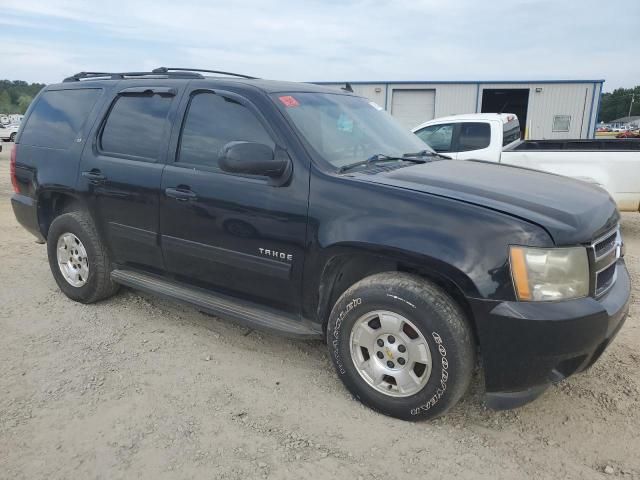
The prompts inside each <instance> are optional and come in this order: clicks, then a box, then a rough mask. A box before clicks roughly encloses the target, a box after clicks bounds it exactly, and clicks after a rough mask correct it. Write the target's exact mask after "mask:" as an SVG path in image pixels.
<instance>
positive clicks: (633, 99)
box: [627, 92, 636, 117]
mask: <svg viewBox="0 0 640 480" xmlns="http://www.w3.org/2000/svg"><path fill="white" fill-rule="evenodd" d="M635 99H636V92H633V93H632V94H631V103H630V104H629V114H628V115H627V117H630V116H631V107H633V102H634V101H635Z"/></svg>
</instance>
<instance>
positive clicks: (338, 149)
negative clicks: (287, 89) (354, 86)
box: [274, 92, 432, 168]
mask: <svg viewBox="0 0 640 480" xmlns="http://www.w3.org/2000/svg"><path fill="white" fill-rule="evenodd" d="M274 97H275V101H276V102H280V103H281V104H282V105H283V107H284V108H283V110H284V111H285V112H286V114H287V115H288V116H289V118H290V119H291V120H292V121H293V123H294V124H295V126H296V127H297V128H298V130H299V131H300V132H301V133H302V135H303V136H304V137H305V138H306V140H307V142H309V144H310V145H311V147H313V149H314V150H315V151H316V152H317V153H318V154H319V155H320V156H321V157H322V158H324V159H325V160H326V161H327V162H329V163H331V165H333V166H334V167H336V168H340V167H344V166H346V165H351V164H353V163H356V162H361V161H363V160H366V159H368V158H370V157H372V156H374V155H378V154H383V155H389V156H402V155H403V154H406V153H416V152H420V151H423V150H428V151H430V152H431V151H432V150H431V148H430V147H429V146H428V145H427V144H426V143H424V142H423V141H422V140H420V139H419V138H418V137H416V136H415V135H414V134H412V133H411V132H409V131H407V130H405V129H404V128H403V127H402V126H401V125H400V124H398V123H397V122H396V121H395V120H394V119H393V118H392V117H391V115H389V114H388V113H387V112H385V111H384V110H383V109H382V108H381V107H379V106H378V105H376V104H375V103H373V102H369V101H368V100H366V99H364V98H362V97H355V96H351V95H341V94H331V93H297V92H296V93H291V94H283V93H278V94H276V95H274Z"/></svg>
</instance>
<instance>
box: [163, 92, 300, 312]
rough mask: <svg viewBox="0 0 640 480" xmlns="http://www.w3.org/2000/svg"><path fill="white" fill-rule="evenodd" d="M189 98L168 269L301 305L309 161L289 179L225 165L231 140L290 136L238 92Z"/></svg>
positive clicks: (166, 221) (171, 170) (169, 173)
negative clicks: (221, 161)
mask: <svg viewBox="0 0 640 480" xmlns="http://www.w3.org/2000/svg"><path fill="white" fill-rule="evenodd" d="M182 103H183V106H182V107H181V111H185V112H186V113H185V116H184V119H183V122H182V129H181V132H180V133H179V139H178V140H177V142H176V143H177V147H176V149H175V150H176V151H175V159H174V160H175V161H174V162H169V163H168V164H167V166H166V168H165V171H164V173H163V177H162V196H161V207H160V209H161V220H160V227H161V243H162V249H163V253H164V259H165V262H166V267H167V270H169V271H170V272H171V273H173V274H174V275H176V276H177V277H179V278H180V279H182V280H183V281H185V282H190V283H193V284H195V285H198V286H201V287H204V288H208V289H211V290H215V291H218V292H220V293H226V294H229V295H232V296H235V297H238V298H241V299H244V300H249V301H256V302H259V303H262V304H267V305H270V306H272V307H274V308H278V309H281V310H284V311H287V312H290V313H298V312H299V303H300V297H301V284H302V267H303V263H304V243H305V234H306V223H307V202H308V194H309V177H308V175H309V174H308V170H307V168H305V167H304V166H302V165H300V164H295V165H294V171H293V176H292V178H291V180H290V182H289V183H287V184H286V185H283V186H275V185H273V182H270V181H269V180H268V179H267V178H264V177H256V176H247V175H237V174H229V173H225V172H223V171H222V170H220V168H219V167H218V155H219V151H220V150H221V149H222V147H223V146H224V145H225V144H226V143H228V142H231V141H252V142H259V143H262V144H266V145H268V146H269V147H271V148H276V147H277V148H282V147H283V143H282V141H281V140H280V137H279V136H278V134H277V133H276V132H275V131H274V130H273V129H272V128H270V127H269V124H268V123H267V122H266V121H265V120H264V117H263V115H262V114H261V113H260V112H259V111H258V110H257V109H256V108H255V107H254V106H253V104H252V103H250V102H249V101H248V100H246V99H245V98H243V97H240V96H239V95H237V94H234V93H230V92H222V91H211V90H193V91H192V92H190V94H189V95H186V96H185V98H184V100H183V102H182ZM274 108H275V107H274ZM293 160H294V162H295V159H293ZM298 167H300V168H298Z"/></svg>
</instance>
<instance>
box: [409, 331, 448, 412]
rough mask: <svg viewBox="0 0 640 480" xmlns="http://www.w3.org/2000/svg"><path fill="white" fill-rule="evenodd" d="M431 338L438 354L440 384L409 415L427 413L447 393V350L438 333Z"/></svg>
mask: <svg viewBox="0 0 640 480" xmlns="http://www.w3.org/2000/svg"><path fill="white" fill-rule="evenodd" d="M431 337H432V338H433V341H434V342H435V344H436V345H437V351H438V354H439V355H440V367H441V371H440V379H439V382H440V383H439V386H438V388H437V389H436V391H435V393H434V394H433V396H431V398H429V400H427V402H426V403H425V404H423V405H421V406H419V407H417V408H412V409H411V415H419V414H421V413H424V412H427V411H429V410H430V409H432V408H433V407H434V406H435V405H437V403H438V402H439V401H440V399H441V398H442V397H443V396H444V394H445V393H446V391H447V382H448V380H449V359H448V358H447V349H446V347H445V346H444V342H443V341H442V337H441V336H440V334H438V332H432V333H431ZM434 363H435V362H434ZM430 380H431V379H430Z"/></svg>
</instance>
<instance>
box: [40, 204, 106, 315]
mask: <svg viewBox="0 0 640 480" xmlns="http://www.w3.org/2000/svg"><path fill="white" fill-rule="evenodd" d="M47 254H48V257H49V266H50V267H51V273H52V274H53V278H54V279H55V281H56V283H57V284H58V286H59V287H60V290H62V291H63V292H64V294H65V295H66V296H67V297H69V298H70V299H72V300H75V301H76V302H81V303H93V302H96V301H98V300H102V299H104V298H107V297H110V296H111V295H113V294H114V293H116V291H117V290H118V285H117V284H116V283H114V282H113V281H112V280H111V269H112V268H111V261H110V258H109V253H108V252H107V250H106V249H105V247H104V245H103V244H102V242H101V241H100V238H99V236H98V233H97V232H96V229H95V226H94V225H93V221H92V220H91V218H90V217H89V216H88V215H87V214H86V213H84V212H80V211H74V212H68V213H64V214H63V215H60V216H58V217H56V218H55V219H54V220H53V222H52V223H51V227H50V228H49V233H48V235H47Z"/></svg>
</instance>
